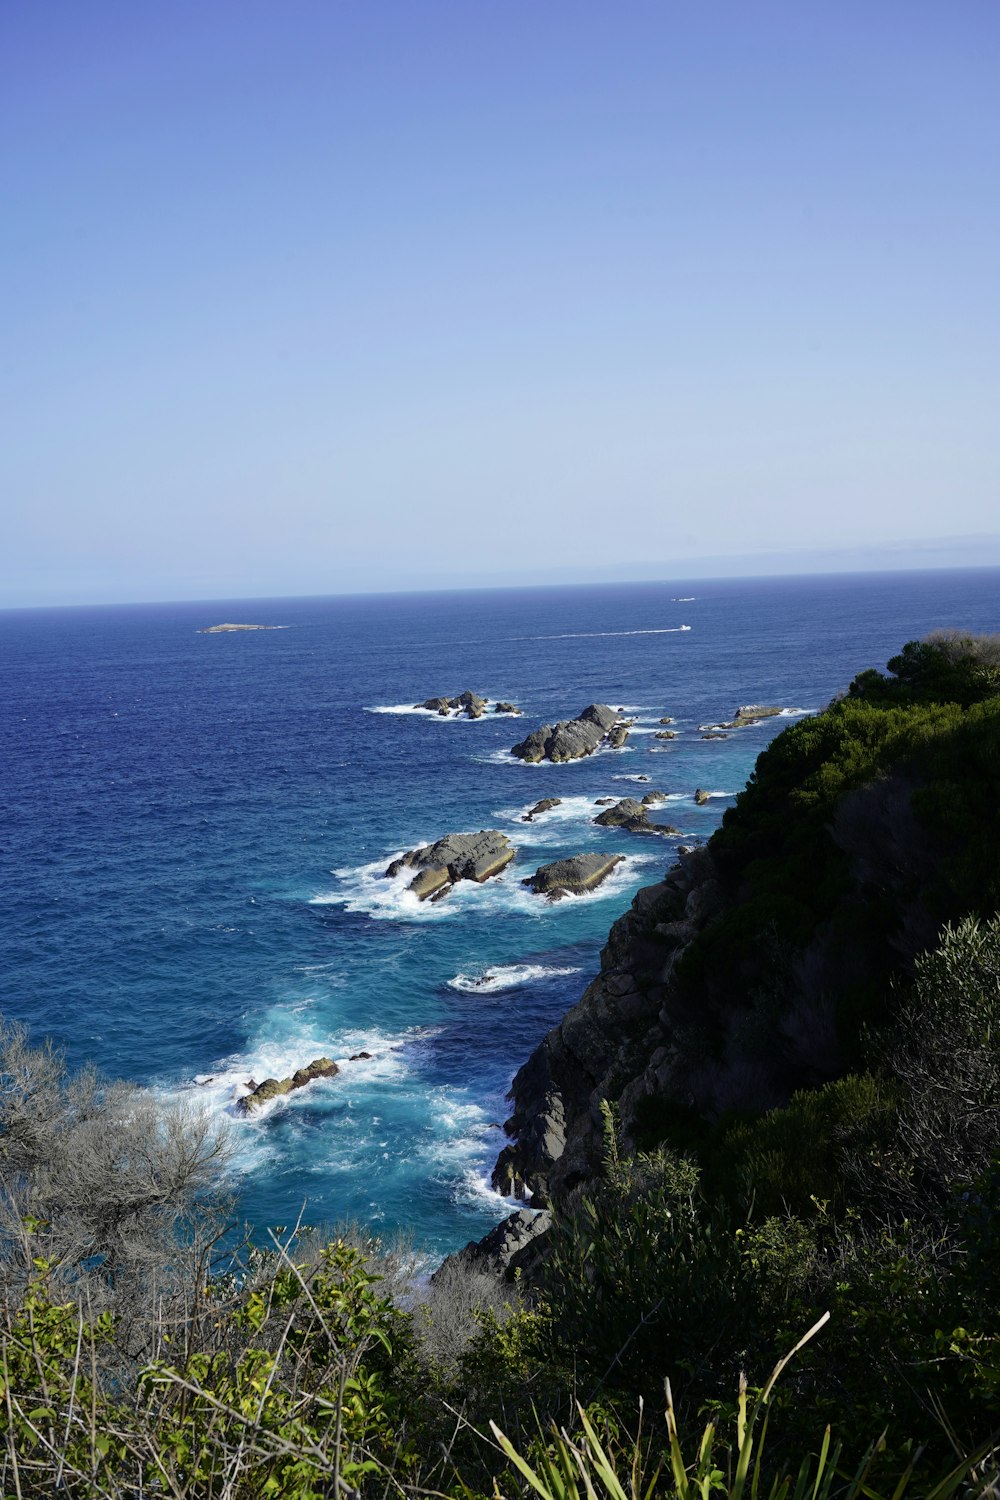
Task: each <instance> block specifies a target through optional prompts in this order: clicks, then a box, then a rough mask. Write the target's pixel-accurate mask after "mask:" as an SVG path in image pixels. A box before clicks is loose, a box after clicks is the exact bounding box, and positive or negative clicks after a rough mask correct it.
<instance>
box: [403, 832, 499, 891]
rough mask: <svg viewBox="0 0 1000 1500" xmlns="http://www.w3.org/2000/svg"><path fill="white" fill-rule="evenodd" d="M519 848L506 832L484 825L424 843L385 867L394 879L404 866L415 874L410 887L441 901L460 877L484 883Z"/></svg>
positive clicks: (404, 868)
mask: <svg viewBox="0 0 1000 1500" xmlns="http://www.w3.org/2000/svg"><path fill="white" fill-rule="evenodd" d="M516 853H517V850H516V849H515V848H513V847H512V845H511V843H510V840H509V839H508V838H507V835H506V834H504V833H500V832H498V830H497V829H495V828H483V829H480V831H479V833H449V834H446V835H445V837H444V838H442V839H438V841H437V843H436V844H422V845H421V846H420V848H418V849H411V850H409V852H408V853H406V854H402V855H400V857H399V858H398V859H394V860H393V861H392V863H391V864H390V865H389V867H388V869H387V870H386V872H385V874H386V878H387V879H392V878H393V877H394V876H396V875H399V874H400V873H401V872H402V871H403V870H415V871H416V874H415V875H414V878H413V879H412V880H411V881H410V884H409V886H408V887H407V889H408V890H409V891H410V892H411V893H412V894H413V895H414V896H416V897H417V899H418V900H420V901H426V900H428V898H429V899H430V900H432V901H440V900H441V899H442V897H444V896H446V895H447V894H448V892H449V891H450V890H451V889H452V887H453V886H455V885H457V884H458V882H459V881H460V880H474V881H476V882H477V884H479V885H482V883H483V881H484V880H489V879H490V878H491V877H492V876H494V875H499V874H500V871H501V870H502V869H504V868H505V866H507V865H509V864H510V862H511V860H512V859H513V858H514V856H515V855H516Z"/></svg>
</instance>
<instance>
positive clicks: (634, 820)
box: [594, 792, 680, 834]
mask: <svg viewBox="0 0 1000 1500" xmlns="http://www.w3.org/2000/svg"><path fill="white" fill-rule="evenodd" d="M598 800H599V801H600V802H603V801H604V800H605V799H604V798H603V797H601V798H599V799H598ZM665 800H666V798H665V795H664V793H663V792H647V793H646V795H645V797H643V799H642V801H641V802H637V801H636V799H635V798H634V797H622V798H621V800H620V801H618V802H615V803H614V805H613V806H611V807H606V808H605V809H604V811H603V812H600V813H598V814H597V817H596V818H595V819H594V822H595V823H596V824H597V825H598V827H599V828H624V829H625V830H626V832H627V833H665V834H676V833H678V832H679V831H680V830H679V829H677V828H673V827H671V825H670V824H669V823H654V822H653V820H652V819H651V818H650V816H649V809H650V808H651V807H655V806H656V804H657V803H658V802H664V801H665Z"/></svg>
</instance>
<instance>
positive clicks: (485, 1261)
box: [431, 1208, 552, 1281]
mask: <svg viewBox="0 0 1000 1500" xmlns="http://www.w3.org/2000/svg"><path fill="white" fill-rule="evenodd" d="M551 1226H552V1215H551V1213H549V1212H547V1211H546V1210H542V1212H540V1213H539V1212H533V1211H532V1210H531V1209H527V1208H519V1209H515V1211H514V1213H512V1214H511V1215H510V1217H509V1218H506V1219H503V1220H502V1221H501V1222H500V1223H499V1224H497V1225H496V1227H495V1228H494V1229H491V1230H490V1232H489V1234H487V1235H484V1236H483V1238H482V1239H481V1240H470V1241H469V1243H468V1244H467V1245H466V1247H465V1249H464V1250H456V1252H455V1253H454V1255H449V1256H448V1257H447V1258H446V1259H445V1260H444V1261H443V1262H442V1264H441V1265H440V1266H439V1268H438V1269H437V1270H436V1271H435V1272H434V1275H433V1276H432V1277H431V1280H432V1281H435V1280H437V1279H438V1278H439V1277H442V1278H444V1277H446V1276H447V1275H448V1272H449V1270H450V1269H451V1268H452V1267H465V1268H467V1269H470V1270H484V1271H492V1272H494V1273H499V1274H500V1275H501V1276H505V1277H508V1278H509V1279H513V1276H514V1273H515V1272H516V1271H524V1272H526V1273H527V1274H530V1271H531V1269H532V1268H533V1267H534V1266H535V1265H537V1264H538V1262H539V1260H540V1259H541V1256H542V1254H543V1253H544V1238H545V1236H546V1234H547V1233H548V1231H549V1229H550V1228H551Z"/></svg>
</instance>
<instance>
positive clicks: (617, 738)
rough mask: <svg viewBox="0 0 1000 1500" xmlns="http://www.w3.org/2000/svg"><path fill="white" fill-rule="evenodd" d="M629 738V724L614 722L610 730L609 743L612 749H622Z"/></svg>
mask: <svg viewBox="0 0 1000 1500" xmlns="http://www.w3.org/2000/svg"><path fill="white" fill-rule="evenodd" d="M627 740H628V726H627V725H626V724H612V726H611V728H610V729H609V730H608V744H609V745H610V746H611V748H612V750H620V749H621V748H622V746H623V745H624V744H625V743H626V741H627Z"/></svg>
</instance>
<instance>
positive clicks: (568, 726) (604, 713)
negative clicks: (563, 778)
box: [510, 703, 621, 764]
mask: <svg viewBox="0 0 1000 1500" xmlns="http://www.w3.org/2000/svg"><path fill="white" fill-rule="evenodd" d="M620 717H621V715H620V714H619V713H618V711H617V709H614V708H609V707H608V705H607V704H606V703H590V704H588V706H587V707H586V708H585V709H584V710H583V712H582V713H580V714H578V715H577V717H576V718H575V719H563V720H561V721H560V722H559V723H558V724H543V725H542V726H541V728H540V729H535V730H533V731H532V733H531V734H529V735H528V736H527V738H526V739H523V740H521V742H520V743H519V744H517V745H514V746H512V748H511V752H510V753H511V755H516V756H517V757H518V759H519V760H526V761H529V762H530V763H532V764H537V763H538V761H541V760H551V761H555V762H561V761H567V760H579V759H580V758H581V757H582V756H584V755H593V753H594V751H595V750H596V749H597V747H598V745H601V744H603V743H604V741H605V740H606V739H607V738H608V735H609V733H610V731H611V730H612V728H613V727H614V726H615V725H616V724H617V723H618V720H619V719H620Z"/></svg>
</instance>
